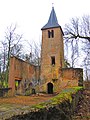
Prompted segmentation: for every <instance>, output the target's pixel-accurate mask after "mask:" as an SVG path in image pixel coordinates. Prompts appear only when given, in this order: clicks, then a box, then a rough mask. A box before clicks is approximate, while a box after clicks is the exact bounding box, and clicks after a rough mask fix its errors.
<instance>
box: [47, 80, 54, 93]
mask: <svg viewBox="0 0 90 120" xmlns="http://www.w3.org/2000/svg"><path fill="white" fill-rule="evenodd" d="M47 93H48V94H53V84H52V83H51V82H49V83H48V84H47Z"/></svg>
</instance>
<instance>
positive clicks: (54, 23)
mask: <svg viewBox="0 0 90 120" xmlns="http://www.w3.org/2000/svg"><path fill="white" fill-rule="evenodd" d="M55 27H60V25H59V24H58V20H57V17H56V13H55V10H54V7H53V6H52V11H51V14H50V17H49V20H48V23H47V24H46V25H45V26H44V27H42V30H44V29H47V28H55Z"/></svg>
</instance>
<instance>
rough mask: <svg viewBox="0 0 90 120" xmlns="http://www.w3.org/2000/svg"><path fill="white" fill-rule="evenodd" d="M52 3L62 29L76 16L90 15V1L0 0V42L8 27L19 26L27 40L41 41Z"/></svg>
mask: <svg viewBox="0 0 90 120" xmlns="http://www.w3.org/2000/svg"><path fill="white" fill-rule="evenodd" d="M52 3H54V8H55V12H56V15H57V18H58V22H59V24H60V25H61V26H62V28H63V27H64V25H65V24H66V23H68V21H69V19H70V18H72V17H74V16H82V15H84V14H89V15H90V0H0V40H1V39H2V38H3V36H4V32H5V30H6V28H7V26H10V25H11V24H17V29H18V31H19V32H20V33H22V34H24V35H23V37H24V38H25V39H27V40H30V41H33V40H34V41H39V40H40V39H41V28H42V27H43V26H44V25H45V24H46V23H47V21H48V18H49V15H50V12H51V9H52Z"/></svg>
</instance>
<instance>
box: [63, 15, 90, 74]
mask: <svg viewBox="0 0 90 120" xmlns="http://www.w3.org/2000/svg"><path fill="white" fill-rule="evenodd" d="M65 43H66V46H69V47H70V48H71V51H70V52H72V54H71V58H72V66H73V64H74V61H75V60H76V58H77V57H79V52H81V51H79V49H81V47H82V48H83V49H81V50H82V54H84V57H83V59H84V63H85V64H86V62H85V61H88V62H87V63H88V64H87V70H89V69H88V68H89V65H90V57H89V56H90V16H89V15H84V16H83V17H81V18H72V19H71V21H70V24H66V25H65ZM67 44H68V45H67ZM78 51H79V52H78ZM85 64H84V67H85V66H86V65H85ZM89 72H90V71H89Z"/></svg>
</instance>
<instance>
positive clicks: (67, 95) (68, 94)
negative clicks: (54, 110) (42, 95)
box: [32, 87, 83, 109]
mask: <svg viewBox="0 0 90 120" xmlns="http://www.w3.org/2000/svg"><path fill="white" fill-rule="evenodd" d="M82 88H83V87H72V88H67V89H64V90H62V91H61V92H60V93H59V94H58V95H57V96H55V97H53V98H51V99H50V100H49V101H47V102H43V103H40V104H37V105H33V106H32V107H33V108H35V109H43V108H46V107H49V106H54V105H57V104H59V103H61V102H63V101H65V100H69V101H70V102H72V94H75V93H76V92H78V91H79V90H81V89H82Z"/></svg>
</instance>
